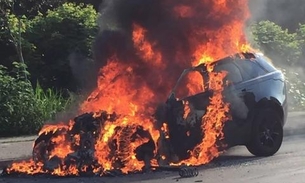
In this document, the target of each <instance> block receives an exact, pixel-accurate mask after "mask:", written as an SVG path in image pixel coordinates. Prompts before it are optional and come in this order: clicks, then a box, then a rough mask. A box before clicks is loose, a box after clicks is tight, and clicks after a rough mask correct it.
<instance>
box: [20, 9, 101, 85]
mask: <svg viewBox="0 0 305 183" xmlns="http://www.w3.org/2000/svg"><path fill="white" fill-rule="evenodd" d="M96 21H97V12H96V11H95V10H94V8H93V7H92V6H89V5H88V6H86V5H84V4H80V5H76V4H73V3H65V4H63V5H62V6H59V7H58V8H56V9H54V10H50V11H48V12H47V13H46V15H42V14H39V15H37V16H36V17H35V18H33V19H31V20H29V21H28V26H27V28H26V31H25V33H24V39H25V40H27V42H28V44H30V45H31V46H27V47H28V48H31V49H30V50H24V57H25V60H26V62H27V64H28V66H29V71H30V72H31V75H32V77H31V79H32V82H36V81H37V80H38V81H39V82H40V84H41V86H42V87H43V88H49V87H52V88H56V89H59V90H64V89H68V90H70V91H76V90H77V89H78V87H77V84H78V83H77V82H76V80H75V79H74V76H73V74H72V70H71V67H70V63H69V55H70V54H73V53H77V54H79V55H82V56H83V57H84V58H91V54H92V51H91V47H92V44H93V41H94V38H95V36H96V34H97V32H98V26H97V22H96ZM83 60H84V61H82V60H81V63H80V64H81V65H84V64H86V63H83V62H85V60H86V59H83Z"/></svg>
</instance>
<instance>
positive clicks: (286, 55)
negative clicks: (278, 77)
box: [251, 21, 301, 66]
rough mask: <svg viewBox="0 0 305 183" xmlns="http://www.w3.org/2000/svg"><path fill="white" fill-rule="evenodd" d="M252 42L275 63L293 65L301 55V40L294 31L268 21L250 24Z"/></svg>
mask: <svg viewBox="0 0 305 183" xmlns="http://www.w3.org/2000/svg"><path fill="white" fill-rule="evenodd" d="M251 32H252V36H253V41H254V44H255V45H256V46H257V47H258V48H259V49H260V50H263V51H264V53H265V54H266V55H267V56H268V57H270V58H271V59H272V60H273V61H274V63H275V65H285V66H293V65H295V64H296V63H297V62H298V61H299V59H300V57H301V48H300V45H301V42H300V40H299V39H298V37H297V34H296V33H289V32H288V30H287V29H286V30H284V29H282V28H281V27H280V26H279V25H277V24H275V23H273V22H270V21H261V22H258V23H256V24H253V25H252V26H251Z"/></svg>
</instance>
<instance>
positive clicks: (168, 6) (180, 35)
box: [94, 0, 248, 94]
mask: <svg viewBox="0 0 305 183" xmlns="http://www.w3.org/2000/svg"><path fill="white" fill-rule="evenodd" d="M245 2H246V1H245V0H226V2H225V4H226V9H227V11H220V10H218V9H217V8H215V4H216V3H215V1H213V0H201V1H193V0H192V1H190V0H103V2H102V4H101V6H100V14H101V16H100V18H99V26H100V32H99V35H98V36H97V38H96V42H95V44H94V59H95V61H96V63H97V67H98V68H101V67H103V66H105V65H106V64H107V60H109V58H110V57H111V56H113V55H116V56H117V57H118V60H120V61H121V62H122V63H128V64H130V66H132V67H133V69H134V71H135V74H137V75H138V76H139V77H141V78H142V81H144V82H145V83H147V84H148V86H150V87H151V89H152V90H153V91H156V93H164V94H165V93H168V89H169V88H168V86H170V87H172V86H173V84H174V82H175V80H176V79H177V78H178V76H179V75H180V73H181V72H182V71H183V69H185V68H187V67H190V66H191V62H192V61H193V60H194V58H193V55H192V54H193V52H194V50H195V49H196V46H197V45H199V44H205V43H208V42H211V40H213V39H217V33H218V31H219V30H221V29H222V28H223V27H224V26H225V25H229V24H233V23H234V22H236V21H243V18H244V17H246V16H247V13H248V9H247V8H248V7H245V6H244V4H247V3H245ZM179 7H187V8H188V9H189V12H188V13H189V15H187V16H183V15H180V14H179V13H177V11H176V8H179ZM134 23H136V24H137V25H140V26H141V27H143V28H144V29H146V30H147V35H146V39H147V40H149V42H151V43H154V47H153V49H154V50H158V51H159V52H161V53H162V62H163V63H164V64H165V68H163V69H162V70H160V68H153V67H151V65H150V64H147V62H144V61H143V60H142V59H141V58H140V57H139V56H138V55H137V54H136V50H135V48H134V46H133V41H132V31H133V24H134ZM207 32H209V33H211V32H215V34H214V35H212V37H211V34H209V35H208V34H207ZM224 49H226V47H224ZM228 54H232V53H228ZM168 83H171V84H172V85H169V84H168Z"/></svg>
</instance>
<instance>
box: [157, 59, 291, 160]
mask: <svg viewBox="0 0 305 183" xmlns="http://www.w3.org/2000/svg"><path fill="white" fill-rule="evenodd" d="M209 67H210V68H209ZM209 67H208V66H207V65H205V64H201V65H198V66H197V67H192V68H189V69H186V70H184V72H183V73H182V75H181V77H180V78H179V80H178V82H177V84H176V86H175V87H174V89H173V90H172V92H171V93H170V95H169V97H168V99H167V101H166V103H165V104H163V105H160V106H159V108H158V110H157V115H156V116H157V119H158V122H159V126H160V128H162V126H166V127H167V130H166V134H167V137H163V138H164V139H163V141H165V142H166V143H164V145H163V148H162V149H163V150H164V149H166V150H164V153H165V154H166V157H178V159H180V160H181V159H187V158H189V156H190V153H189V152H190V151H192V150H193V149H194V148H195V147H196V146H197V145H198V144H199V143H200V142H201V140H202V139H204V136H205V133H204V131H202V130H201V129H202V128H201V125H202V123H203V124H204V123H206V122H205V121H204V120H205V119H204V117H203V116H204V115H205V114H206V113H207V112H208V111H209V110H213V109H208V106H209V105H210V103H211V102H212V100H211V96H212V95H213V92H215V89H214V90H211V89H210V87H211V83H209V82H210V79H209V74H208V73H209V72H208V69H212V70H213V72H224V73H225V75H226V76H225V78H224V80H225V81H224V82H225V83H224V84H225V87H224V89H223V91H221V92H222V94H223V97H224V101H225V103H228V104H229V110H228V111H227V115H228V116H230V118H228V119H227V121H226V122H225V125H224V127H223V134H224V136H223V138H220V139H217V144H218V147H219V148H220V149H221V148H229V147H232V146H235V145H245V146H246V147H247V149H248V150H249V151H250V152H251V153H252V154H253V155H256V156H271V155H273V154H275V153H276V152H277V151H278V150H279V148H280V146H281V144H282V139H283V126H284V124H285V121H286V117H287V102H286V98H287V97H286V88H285V87H286V86H285V81H284V76H283V74H282V73H281V71H279V70H277V69H276V68H275V67H273V66H272V65H271V64H270V63H269V62H268V61H267V58H265V57H264V56H263V55H262V54H254V53H242V54H236V55H233V56H229V57H226V58H223V59H220V60H218V61H216V62H213V64H212V65H210V66H209ZM193 72H196V73H198V74H199V75H200V76H201V77H202V78H203V86H204V87H203V91H202V92H199V93H197V94H195V95H191V96H186V97H178V96H177V94H179V86H180V87H181V85H182V87H185V85H183V84H182V83H183V78H184V77H186V78H187V75H188V74H189V73H193ZM202 120H203V121H202ZM222 144H226V145H225V146H223V145H222ZM198 153H199V152H198ZM169 161H170V162H172V161H174V160H172V159H171V160H169Z"/></svg>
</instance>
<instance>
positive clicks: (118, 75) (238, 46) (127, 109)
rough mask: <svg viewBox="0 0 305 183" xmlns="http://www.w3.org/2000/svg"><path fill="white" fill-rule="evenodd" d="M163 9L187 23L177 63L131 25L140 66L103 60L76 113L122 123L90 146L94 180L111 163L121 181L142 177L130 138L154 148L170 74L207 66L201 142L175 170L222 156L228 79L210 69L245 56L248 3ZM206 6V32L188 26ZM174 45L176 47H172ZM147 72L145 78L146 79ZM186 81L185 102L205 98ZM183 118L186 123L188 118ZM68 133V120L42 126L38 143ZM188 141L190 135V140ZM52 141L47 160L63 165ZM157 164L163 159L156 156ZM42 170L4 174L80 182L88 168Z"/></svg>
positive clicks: (27, 165) (66, 144)
mask: <svg viewBox="0 0 305 183" xmlns="http://www.w3.org/2000/svg"><path fill="white" fill-rule="evenodd" d="M164 5H165V6H166V8H165V9H169V11H171V14H169V16H173V17H174V18H175V20H176V21H181V22H188V23H186V24H183V25H186V26H187V31H185V35H184V36H185V38H181V39H186V40H183V43H182V44H185V45H182V46H181V45H178V46H177V47H176V48H175V49H176V50H174V51H175V54H174V56H173V57H175V58H176V59H175V60H168V58H167V57H166V56H165V55H167V50H170V49H172V48H166V51H164V50H162V49H161V48H160V45H159V43H160V42H161V41H164V40H160V39H159V40H156V39H155V37H154V35H152V34H151V32H150V30H149V29H148V28H146V27H145V26H143V24H141V23H138V22H133V23H132V26H131V27H132V34H131V40H132V45H133V48H134V50H135V55H137V57H138V58H137V59H138V60H141V61H140V62H136V61H134V60H130V59H131V58H129V57H126V58H121V57H119V56H118V54H117V55H116V54H114V55H112V56H111V57H109V58H107V64H106V65H105V66H104V67H102V68H101V69H100V73H99V77H98V80H97V88H96V89H95V90H94V91H93V92H92V93H91V94H90V96H89V97H88V98H87V100H86V101H85V102H84V103H83V104H82V105H81V107H80V112H81V113H85V112H95V114H94V116H95V117H96V116H98V115H99V112H100V111H101V110H105V111H106V112H108V113H112V112H116V113H117V114H119V115H120V116H119V118H118V119H116V120H115V121H114V122H109V121H106V122H105V124H103V126H102V127H101V128H100V133H99V137H98V138H97V140H96V143H95V146H94V147H95V154H94V156H95V158H96V159H97V162H98V164H99V165H101V167H98V168H96V169H94V172H95V173H99V172H104V171H106V170H112V169H115V168H116V167H117V166H116V160H117V159H120V160H121V162H122V163H123V165H122V166H121V167H120V169H121V170H122V172H123V173H129V172H132V171H137V170H141V169H142V167H143V166H144V162H143V161H139V160H137V158H136V153H135V149H136V148H137V147H139V146H140V145H142V144H145V143H147V142H148V141H149V139H148V138H146V137H139V138H136V139H135V140H132V138H131V136H132V135H133V134H134V133H135V132H136V130H137V128H138V127H142V128H143V130H145V131H148V132H149V134H150V135H151V137H152V139H153V142H154V144H155V146H156V147H157V141H158V139H159V137H160V132H159V131H158V130H156V129H155V128H154V122H155V120H154V119H153V117H152V114H153V113H154V110H155V107H156V103H157V102H156V101H155V100H157V99H158V100H159V99H164V96H165V95H166V93H168V92H169V90H170V88H171V87H172V85H173V84H172V83H169V82H170V81H173V78H177V77H178V76H177V70H175V71H173V70H174V69H181V68H183V67H185V66H197V65H199V64H202V63H204V64H206V65H207V66H208V71H209V78H210V79H209V81H208V83H209V88H210V89H212V90H213V95H212V97H211V98H210V105H209V106H208V108H207V112H206V114H205V115H204V116H203V117H202V120H201V128H202V131H203V132H204V138H203V139H202V141H201V143H199V144H198V145H197V146H196V147H195V148H194V149H193V150H192V151H191V153H190V154H191V156H190V158H189V159H186V160H183V161H181V162H179V163H176V164H175V165H177V164H187V165H201V164H205V163H208V162H210V161H211V160H212V159H213V158H215V157H217V156H219V154H220V152H219V151H218V147H217V144H216V142H217V140H219V139H222V138H223V136H224V135H223V132H222V129H223V126H224V124H225V122H226V121H227V120H228V119H230V116H229V115H228V111H229V104H226V103H224V102H223V96H222V91H223V87H224V83H223V78H224V77H225V76H226V73H223V72H220V73H214V72H213V68H212V66H211V65H210V64H211V63H213V62H214V61H216V60H217V59H220V58H223V57H225V56H227V55H230V54H233V53H236V52H246V51H249V50H251V48H250V46H249V45H248V44H247V43H246V40H245V35H244V30H243V29H244V23H245V21H246V20H247V18H248V16H249V13H248V12H249V11H248V1H247V0H236V1H234V4H233V3H232V2H231V1H228V0H214V1H211V0H200V1H196V2H195V1H189V2H185V4H183V3H180V4H178V3H177V2H176V1H174V0H167V1H164ZM207 6H208V8H209V10H210V13H209V14H207V15H205V14H204V15H205V16H207V17H205V18H207V19H208V20H210V22H206V24H208V25H207V26H206V25H201V24H198V23H197V22H196V21H194V22H195V23H194V22H191V21H188V20H192V19H199V18H202V14H201V13H202V12H205V11H201V8H202V9H204V8H207ZM169 7H170V8H169ZM205 10H206V9H205ZM235 14H236V15H235ZM233 15H234V16H233ZM228 17H230V19H229V18H228ZM160 21H161V20H160ZM214 23H215V24H214ZM161 24H162V22H161V23H160V25H161ZM158 25H159V24H158ZM182 28H184V27H182ZM160 31H165V32H166V31H169V30H162V29H161V30H160ZM175 31H176V30H170V31H169V32H170V34H169V35H168V39H171V40H172V39H180V37H179V38H177V37H175V36H174V32H175ZM177 31H178V30H177ZM155 33H156V32H155ZM171 34H173V36H172V35H171ZM179 42H180V41H179V40H178V41H177V43H179ZM181 42H182V41H181ZM173 49H174V48H173ZM170 58H172V57H170ZM182 58H188V59H189V60H187V61H183V59H182ZM181 60H182V61H181ZM173 68H174V69H173ZM148 71H151V72H149V73H147V72H148ZM178 72H180V70H178ZM143 73H144V74H143ZM143 75H145V77H144V76H143ZM188 81H189V82H188V84H187V85H186V87H185V89H184V90H185V92H186V93H187V94H188V95H193V94H196V93H198V92H199V91H204V88H203V81H202V77H201V76H200V75H190V76H188ZM189 112H190V108H189V106H186V108H185V115H187V114H188V113H189ZM184 117H185V118H186V116H184ZM72 126H73V121H72V120H71V121H70V123H69V124H68V125H65V124H56V125H45V126H44V127H43V129H42V130H41V131H40V132H39V135H41V134H46V133H49V132H51V133H55V132H56V131H59V130H63V131H65V130H66V131H67V130H71V128H72ZM161 130H162V131H163V133H165V134H166V138H170V136H169V134H168V131H169V129H168V126H167V124H166V123H164V124H163V126H162V129H161ZM187 134H188V135H189V132H187ZM74 139H75V141H76V142H77V143H78V144H79V141H80V136H78V135H76V136H74ZM51 141H52V143H54V145H55V148H54V150H53V151H52V152H49V153H50V156H49V158H52V157H54V156H57V157H58V158H60V159H61V160H62V162H63V159H64V158H65V157H66V156H67V155H68V154H69V153H71V152H73V150H72V149H71V142H70V141H68V140H67V139H66V136H65V133H62V134H60V135H57V136H56V137H54V138H52V139H51ZM111 143H115V145H116V146H117V149H116V150H115V152H113V149H111V148H110V144H111ZM156 149H158V148H156ZM154 153H155V154H156V153H157V151H156V150H155V151H154ZM161 159H167V158H166V156H165V155H162V156H161ZM150 162H151V163H152V165H155V166H156V165H157V164H158V162H157V160H156V159H152V160H150ZM43 166H44V165H43V164H42V163H41V162H35V161H33V160H30V161H26V162H16V163H13V164H12V165H11V166H10V167H9V168H8V172H13V171H17V172H24V173H27V174H31V175H33V174H37V173H51V174H53V175H58V176H65V175H79V171H86V170H87V169H88V168H89V167H88V166H84V167H82V168H81V170H79V169H77V168H76V167H75V165H71V166H67V165H64V166H59V167H58V168H56V169H55V170H53V171H52V172H48V170H44V169H43Z"/></svg>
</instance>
